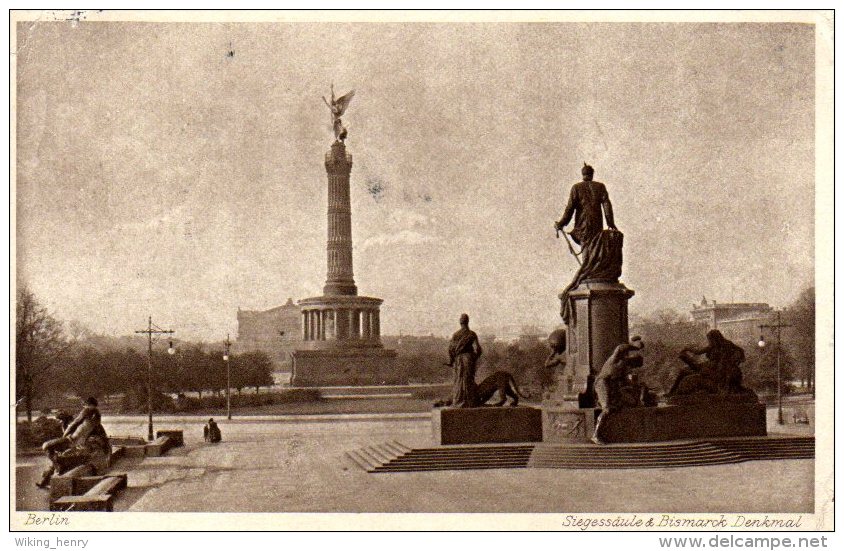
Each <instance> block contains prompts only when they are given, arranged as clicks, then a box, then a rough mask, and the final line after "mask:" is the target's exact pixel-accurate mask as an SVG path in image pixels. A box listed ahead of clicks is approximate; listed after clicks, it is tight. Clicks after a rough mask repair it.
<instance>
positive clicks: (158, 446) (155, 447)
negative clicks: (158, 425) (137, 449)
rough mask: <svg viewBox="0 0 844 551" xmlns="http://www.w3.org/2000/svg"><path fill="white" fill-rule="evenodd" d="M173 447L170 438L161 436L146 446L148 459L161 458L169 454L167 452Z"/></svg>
mask: <svg viewBox="0 0 844 551" xmlns="http://www.w3.org/2000/svg"><path fill="white" fill-rule="evenodd" d="M172 447H173V445H172V444H171V441H170V438H168V437H167V436H159V437H158V438H156V439H155V440H153V441H152V442H150V443H149V444H147V445H146V450H145V452H146V455H147V457H159V456H162V455H164V454H165V453H167V450H169V449H170V448H172Z"/></svg>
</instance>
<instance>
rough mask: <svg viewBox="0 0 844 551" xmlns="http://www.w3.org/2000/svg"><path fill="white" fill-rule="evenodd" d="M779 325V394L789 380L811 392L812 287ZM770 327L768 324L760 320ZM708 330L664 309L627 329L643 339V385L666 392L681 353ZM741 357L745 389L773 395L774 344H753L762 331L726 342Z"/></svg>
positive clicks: (768, 340)
mask: <svg viewBox="0 0 844 551" xmlns="http://www.w3.org/2000/svg"><path fill="white" fill-rule="evenodd" d="M782 322H783V323H784V324H786V325H789V326H790V327H788V328H786V329H783V331H782V343H781V346H780V347H779V358H780V369H781V375H782V377H781V384H782V390H783V391H784V392H789V391H791V390H793V389H792V387H791V382H792V381H795V380H797V381H800V383H801V386H803V387H804V388H806V389H808V390H810V391H814V385H815V289H814V287H809V288H807V289H805V290H804V291H803V292H802V293H801V294H800V295H799V296H798V298H797V299H796V300H795V301H794V302H793V303H792V304H790V305H789V306H788V307H787V308H785V309H783V311H782ZM765 323H770V322H765ZM707 329H708V328H707V327H706V326H705V325H702V324H700V323H696V322H693V321H691V320H690V319H688V318H686V317H684V316H682V315H680V314H679V313H677V312H675V311H673V310H663V311H660V312H656V313H654V314H653V315H651V316H649V317H647V318H644V319H642V320H641V321H639V322H638V323H636V324H635V325H634V326H632V327H631V328H630V332H631V335H632V334H634V333H635V334H638V335H640V336H641V337H642V338H643V340H644V341H645V367H644V368H643V374H644V382H645V383H646V384H647V385H648V386H649V387H651V388H654V389H656V390H658V391H665V390H668V389H669V388H670V386H671V384H672V382H673V381H674V378H675V377H676V373H677V371H678V369H679V368H680V366H681V363H680V362H679V360H678V357H679V355H680V351H681V350H682V349H683V348H685V347H687V346H691V345H697V346H702V345H704V344H705V343H706V331H707ZM725 336H727V338H730V340H733V341H734V342H735V344H737V345H738V346H740V347H741V348H742V349H743V350H744V353H745V362H744V363H743V364H742V365H741V370H742V375H743V381H744V386H747V387H748V388H752V389H753V390H756V391H757V392H763V393H766V392H767V393H774V392H776V389H777V351H778V347H777V342H776V339H775V338H774V337H773V335H772V334H771V333H770V332H768V333H767V334H764V337H765V341H766V345H765V347H764V348H760V347H759V346H758V341H759V338H760V337H761V336H763V332H762V330H758V331H754V332H751V333H750V334H746V335H745V336H743V337H740V338H731V337H730V335H725Z"/></svg>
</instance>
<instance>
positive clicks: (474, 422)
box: [431, 406, 542, 444]
mask: <svg viewBox="0 0 844 551" xmlns="http://www.w3.org/2000/svg"><path fill="white" fill-rule="evenodd" d="M431 422H432V424H433V431H434V442H436V443H437V444H493V443H511V442H541V441H542V412H541V410H539V409H537V408H532V407H524V406H518V407H479V408H435V409H434V410H433V412H432V414H431Z"/></svg>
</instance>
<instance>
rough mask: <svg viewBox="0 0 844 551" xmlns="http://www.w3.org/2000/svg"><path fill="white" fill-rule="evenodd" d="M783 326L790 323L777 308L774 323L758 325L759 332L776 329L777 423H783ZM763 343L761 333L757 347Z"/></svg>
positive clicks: (763, 336) (761, 347) (762, 346)
mask: <svg viewBox="0 0 844 551" xmlns="http://www.w3.org/2000/svg"><path fill="white" fill-rule="evenodd" d="M783 327H791V325H789V324H785V323H782V312H781V311H780V310H777V322H776V323H773V324H762V325H760V326H759V331H760V333H761V331H762V330H764V329H776V330H777V423H779V424H780V425H783V424H785V422H784V421H783V418H782V361H781V359H780V351H781V349H782V347H781V344H782V328H783ZM765 344H766V343H765V335H764V333H763V334H760V336H759V349H760V350H764V348H765Z"/></svg>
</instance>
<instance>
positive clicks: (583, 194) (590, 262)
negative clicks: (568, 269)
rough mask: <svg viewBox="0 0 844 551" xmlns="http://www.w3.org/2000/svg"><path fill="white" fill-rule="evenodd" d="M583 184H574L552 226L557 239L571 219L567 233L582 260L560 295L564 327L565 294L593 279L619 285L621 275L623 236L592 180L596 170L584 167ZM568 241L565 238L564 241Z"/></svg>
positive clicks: (568, 315)
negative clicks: (575, 244)
mask: <svg viewBox="0 0 844 551" xmlns="http://www.w3.org/2000/svg"><path fill="white" fill-rule="evenodd" d="M581 173H582V175H583V181H581V182H578V183H576V184H574V185H573V186H572V188H571V193H570V194H569V201H568V204H567V205H566V210H565V212H563V217H562V218H561V219H560V220H559V221H557V222H556V223H555V224H554V228H555V229H556V230H557V236H558V237H559V233H560V231H563V232H564V233H563V235H564V236H565V231H564V228H565V227H566V226H567V225H568V224H569V222H571V219H572V217H574V228H573V229H572V230H571V231H570V232H568V233H569V235H571V238H572V240H573V241H574V242H575V243H577V244H578V245H580V247H581V250H580V253H575V252H574V249H573V248H571V245H569V248H570V249H571V251H572V253H573V254H575V256H576V257H577V256H581V257H582V258H581V259H580V260H579V262H580V269H578V271H577V273H576V274H575V276H574V278H573V279H572V282H571V283H570V284H569V285H568V287H566V288H565V289H564V290H563V291H562V292H561V293H560V300H561V311H560V315H561V316H562V317H563V321H564V322H565V323H566V325H568V324H569V319H570V318H571V305H570V304H569V299H568V294H569V292H570V291H571V290H573V289H575V288H577V286H578V285H580V283H581V282H583V281H585V280H588V279H593V280H604V281H618V278H619V276H620V275H621V262H622V257H621V248H622V245H623V241H624V236H623V235H622V233H621V232H620V231H618V228H616V227H615V219H614V217H613V212H612V203H610V196H609V194H608V193H607V188H606V186H604V184H602V183H601V182H596V181H594V180H592V177H593V176H594V174H595V170H594V169H593V168H592V167H591V166H589V165H587V164H585V163H584V165H583V169H582V170H581ZM604 218H606V220H607V226H608V227H609V229H608V230H605V229H604ZM566 239H568V237H566Z"/></svg>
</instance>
